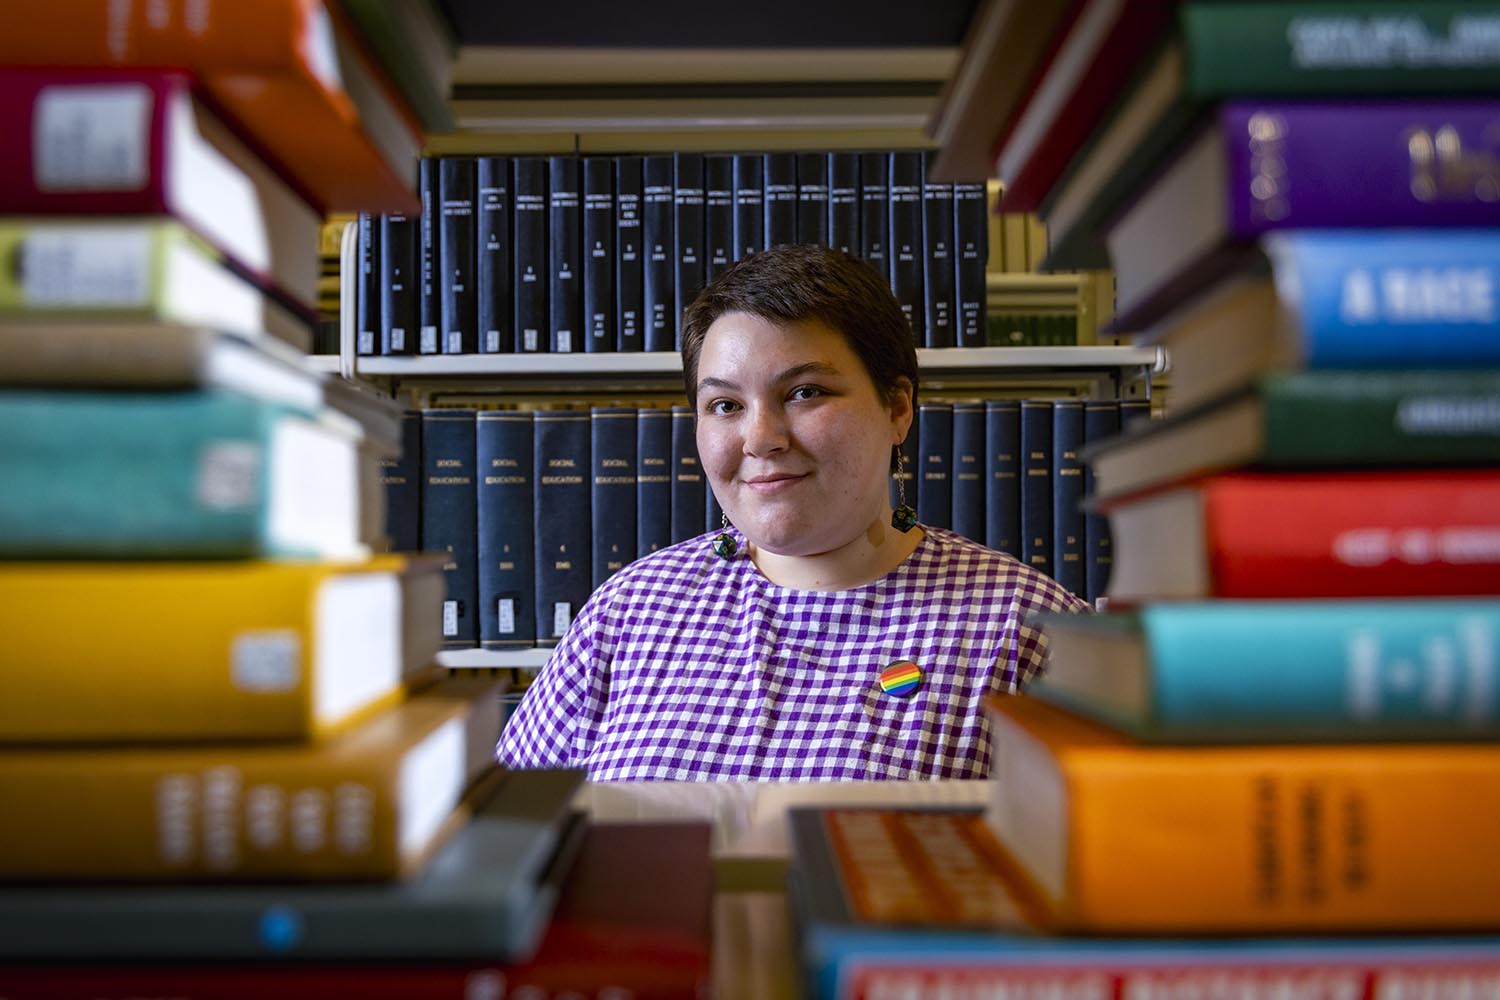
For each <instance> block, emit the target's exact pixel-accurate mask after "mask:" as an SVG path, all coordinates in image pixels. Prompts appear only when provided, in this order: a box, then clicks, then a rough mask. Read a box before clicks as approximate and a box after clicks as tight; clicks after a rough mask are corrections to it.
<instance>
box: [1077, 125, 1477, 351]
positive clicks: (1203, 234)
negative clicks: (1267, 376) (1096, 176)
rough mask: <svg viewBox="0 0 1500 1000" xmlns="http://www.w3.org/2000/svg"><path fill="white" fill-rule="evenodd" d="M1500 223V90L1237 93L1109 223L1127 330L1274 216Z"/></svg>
mask: <svg viewBox="0 0 1500 1000" xmlns="http://www.w3.org/2000/svg"><path fill="white" fill-rule="evenodd" d="M1414 226H1420V227H1434V226H1444V227H1472V228H1480V227H1485V228H1489V227H1497V226H1500V101H1495V100H1467V101H1466V100H1447V101H1343V102H1334V101H1300V102H1290V101H1276V102H1267V101H1231V102H1228V103H1226V104H1223V105H1221V106H1220V107H1219V108H1218V109H1217V110H1216V111H1215V112H1214V114H1213V115H1212V116H1211V117H1210V119H1209V121H1208V122H1207V123H1206V125H1205V127H1204V128H1203V129H1201V130H1200V131H1199V132H1198V133H1197V134H1196V135H1195V136H1194V137H1193V138H1192V139H1190V140H1189V141H1188V142H1187V143H1185V144H1184V145H1183V146H1182V147H1181V148H1180V149H1179V150H1178V151H1177V152H1176V153H1175V154H1174V156H1173V157H1172V158H1171V159H1170V160H1169V161H1168V162H1167V163H1166V164H1165V165H1164V167H1163V169H1162V170H1160V171H1159V172H1158V173H1157V174H1156V175H1155V177H1154V178H1153V179H1152V180H1151V181H1150V182H1149V183H1148V184H1147V185H1146V187H1145V188H1144V189H1143V190H1142V191H1141V192H1140V194H1139V195H1138V196H1137V197H1136V199H1135V200H1134V201H1133V203H1131V204H1130V205H1129V206H1128V207H1127V208H1126V209H1125V210H1124V211H1123V212H1122V213H1121V214H1120V215H1119V216H1118V217H1117V218H1116V219H1115V220H1114V222H1113V223H1112V224H1111V225H1110V226H1109V227H1108V233H1107V236H1108V241H1109V250H1110V256H1111V257H1112V258H1113V263H1114V268H1115V285H1116V290H1117V295H1118V300H1117V306H1118V318H1117V320H1116V322H1115V329H1117V330H1141V329H1144V328H1146V327H1147V326H1149V325H1151V324H1153V323H1155V322H1157V321H1159V320H1160V319H1161V318H1162V316H1163V315H1165V314H1166V313H1167V312H1168V311H1169V310H1171V309H1172V308H1174V307H1175V306H1177V305H1179V304H1180V303H1181V302H1182V301H1183V299H1184V297H1186V296H1190V295H1192V294H1194V293H1195V292H1197V291H1199V290H1201V289H1202V288H1204V287H1205V286H1206V285H1207V284H1208V283H1209V282H1211V281H1212V280H1214V279H1215V278H1217V277H1219V276H1221V275H1222V274H1224V273H1225V272H1226V271H1227V270H1229V269H1231V268H1233V267H1234V266H1236V265H1237V264H1238V263H1240V262H1241V261H1243V260H1244V258H1245V256H1246V253H1247V249H1248V248H1249V247H1251V246H1252V245H1253V244H1254V242H1255V239H1256V237H1258V236H1260V235H1261V234H1262V233H1265V232H1267V231H1269V230H1273V229H1314V228H1394V227H1414Z"/></svg>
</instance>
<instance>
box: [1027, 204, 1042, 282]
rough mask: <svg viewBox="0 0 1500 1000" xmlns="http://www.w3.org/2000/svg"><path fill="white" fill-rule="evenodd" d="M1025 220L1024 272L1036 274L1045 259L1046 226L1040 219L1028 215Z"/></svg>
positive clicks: (1033, 214) (1030, 214) (1036, 216)
mask: <svg viewBox="0 0 1500 1000" xmlns="http://www.w3.org/2000/svg"><path fill="white" fill-rule="evenodd" d="M1024 218H1025V219H1026V270H1028V271H1030V272H1032V273H1033V274H1038V273H1040V272H1041V270H1042V261H1043V260H1045V259H1046V257H1047V226H1046V224H1045V223H1043V222H1042V220H1041V217H1040V216H1038V215H1036V214H1035V213H1028V214H1027V215H1026V216H1024Z"/></svg>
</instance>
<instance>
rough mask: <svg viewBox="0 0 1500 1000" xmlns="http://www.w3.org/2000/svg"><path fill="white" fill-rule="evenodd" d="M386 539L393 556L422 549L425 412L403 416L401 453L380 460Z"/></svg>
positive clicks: (408, 412) (409, 411)
mask: <svg viewBox="0 0 1500 1000" xmlns="http://www.w3.org/2000/svg"><path fill="white" fill-rule="evenodd" d="M380 484H381V485H382V486H384V487H385V537H386V539H387V541H388V542H389V544H390V550H391V551H392V552H416V551H418V550H420V549H421V547H422V541H421V539H422V411H421V410H403V411H402V413H401V453H400V454H399V455H396V456H395V457H392V458H384V459H381V460H380Z"/></svg>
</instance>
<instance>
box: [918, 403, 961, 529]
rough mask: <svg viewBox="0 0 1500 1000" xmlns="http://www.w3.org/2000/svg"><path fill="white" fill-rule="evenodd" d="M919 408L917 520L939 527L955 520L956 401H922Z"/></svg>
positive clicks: (945, 526) (943, 526)
mask: <svg viewBox="0 0 1500 1000" xmlns="http://www.w3.org/2000/svg"><path fill="white" fill-rule="evenodd" d="M917 411H918V413H919V414H920V416H919V418H918V420H917V465H916V470H917V473H916V476H917V503H916V508H917V520H919V521H921V522H922V523H923V524H930V525H932V526H933V527H935V528H947V527H951V526H952V524H953V404H952V403H919V404H917Z"/></svg>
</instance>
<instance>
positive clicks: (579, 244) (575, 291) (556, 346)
mask: <svg viewBox="0 0 1500 1000" xmlns="http://www.w3.org/2000/svg"><path fill="white" fill-rule="evenodd" d="M547 165H548V173H549V174H550V176H551V183H550V185H549V187H548V190H547V219H548V224H549V226H550V232H549V234H548V251H549V260H548V267H547V274H548V280H549V282H550V284H549V287H548V291H547V302H548V308H549V315H550V322H549V324H548V325H549V330H550V334H551V336H550V342H551V346H552V350H553V351H555V352H557V353H560V354H567V353H571V352H573V351H576V350H580V349H581V348H582V346H583V336H582V335H583V280H582V273H583V208H582V204H581V193H582V192H581V185H582V182H581V178H580V177H579V168H578V158H577V157H576V156H554V157H551V158H550V159H549V160H548V164H547Z"/></svg>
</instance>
